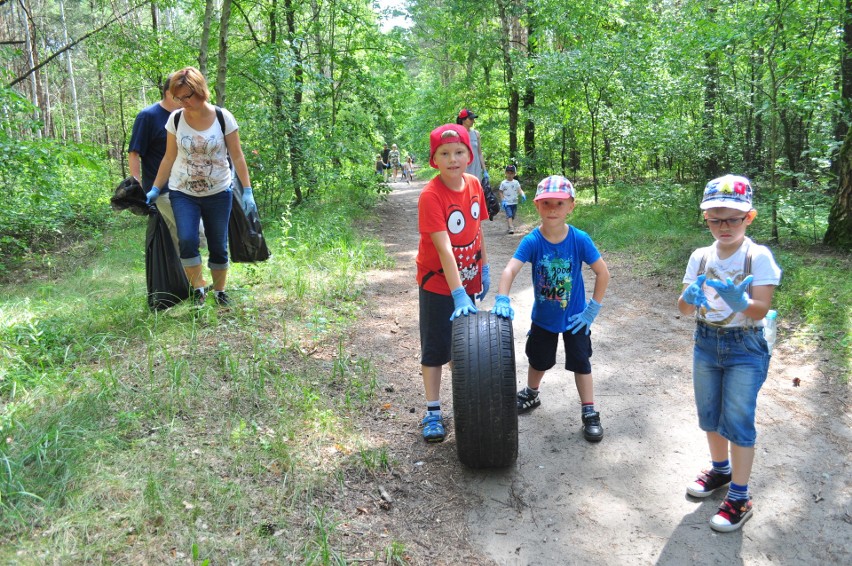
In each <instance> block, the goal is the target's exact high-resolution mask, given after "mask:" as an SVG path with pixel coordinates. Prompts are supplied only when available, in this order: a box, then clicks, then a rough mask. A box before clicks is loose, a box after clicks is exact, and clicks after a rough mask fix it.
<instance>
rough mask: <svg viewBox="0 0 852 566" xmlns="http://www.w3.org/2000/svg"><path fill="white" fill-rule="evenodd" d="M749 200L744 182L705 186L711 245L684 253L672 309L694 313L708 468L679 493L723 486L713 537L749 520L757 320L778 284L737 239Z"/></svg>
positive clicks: (746, 242)
mask: <svg viewBox="0 0 852 566" xmlns="http://www.w3.org/2000/svg"><path fill="white" fill-rule="evenodd" d="M752 195H753V191H752V187H751V183H749V180H748V179H746V178H745V177H740V176H736V175H725V176H724V177H720V178H718V179H713V180H712V181H710V182H709V183H707V186H706V187H705V189H704V198H703V200H702V201H701V209H702V210H703V211H704V220H705V222H706V223H707V227H708V228H709V229H710V233H711V234H712V235H713V237H714V238H715V240H716V241H715V243H714V244H713V245H711V246H708V247H706V248H699V249H697V250H695V251H694V252H692V255H691V256H690V258H689V264H688V265H687V267H686V274H685V275H684V277H683V284H684V288H683V293H682V294H681V296H680V298H679V299H678V302H677V305H678V309H679V310H680V312H681V313H683V314H685V315H691V314H693V313H695V318H696V321H697V322H696V324H697V327H696V330H695V335H694V340H695V347H694V349H693V366H692V374H693V386H694V390H695V404H696V407H697V409H698V426H699V427H700V428H701V429H702V430H703V431H705V432H706V434H707V443H708V445H709V448H710V456H711V458H712V463H713V467H712V468H711V469H709V470H704V471H702V472H701V473H700V474H699V475H698V478H697V479H696V480H695V481H694V482H692V483H690V484H689V485H688V486H687V488H686V492H687V493H688V494H689V495H691V496H693V497H698V498H704V497H708V496H709V495H711V494H712V493H713V492H714V491H716V490H717V489H719V488H722V487H724V486H725V485H728V484H730V486H729V487H728V492H727V495H726V497H725V500H724V501H723V502H722V504H721V505H720V507H719V509H718V511H717V512H716V514H715V515H714V516H713V518H712V519H711V520H710V527H711V528H712V529H713V530H716V531H720V532H731V531H735V530H737V529H739V528H740V527H742V526H743V524H744V523H745V522H746V521H747V520H748V519H750V518H751V515H752V510H753V507H752V502H751V495H750V493H749V489H748V481H749V477H750V475H751V469H752V464H753V463H754V453H755V450H754V444H755V439H756V437H757V432H756V430H755V425H754V422H755V410H756V407H757V394H758V392H759V391H760V388H761V386H762V385H763V382H764V381H765V380H766V374H767V371H768V369H769V360H770V354H769V349H768V348H767V345H766V340H765V339H764V337H763V325H762V320H763V318H764V317H765V316H766V313H767V312H768V311H769V309H770V308H771V305H772V295H773V293H774V292H775V287H776V286H777V285H778V283H779V282H780V281H781V269H780V268H779V267H778V265H777V264H776V263H775V259H774V258H773V257H772V252H771V251H769V249H768V248H766V247H764V246H760V245H757V244H755V243H754V242H753V241H752V240H751V239H749V238H747V237H746V235H745V232H746V228H747V227H748V226H749V225H750V224H751V223H752V222H753V221H754V218H755V217H756V216H757V211H756V210H755V209H754V208H753V207H752ZM729 451H730V455H729Z"/></svg>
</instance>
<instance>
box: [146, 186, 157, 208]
mask: <svg viewBox="0 0 852 566" xmlns="http://www.w3.org/2000/svg"><path fill="white" fill-rule="evenodd" d="M158 196H160V189H159V188H158V187H151V190H150V191H148V193H147V194H146V195H145V203H146V204H148V205H149V206H150V205H152V204H154V203H155V202H157V197H158Z"/></svg>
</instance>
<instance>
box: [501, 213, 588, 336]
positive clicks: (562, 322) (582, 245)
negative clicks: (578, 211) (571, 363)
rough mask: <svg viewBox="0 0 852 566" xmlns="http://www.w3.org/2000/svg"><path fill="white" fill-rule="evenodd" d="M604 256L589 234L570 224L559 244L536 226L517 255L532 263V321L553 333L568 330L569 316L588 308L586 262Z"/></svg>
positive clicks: (516, 257)
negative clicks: (547, 238) (546, 236)
mask: <svg viewBox="0 0 852 566" xmlns="http://www.w3.org/2000/svg"><path fill="white" fill-rule="evenodd" d="M600 257H601V254H600V252H598V249H597V248H596V247H595V244H594V243H593V242H592V239H591V238H590V237H589V235H588V234H587V233H585V232H583V231H582V230H579V229H577V228H574V227H573V226H570V227H569V230H568V235H567V236H566V237H565V239H564V240H562V241H561V242H559V243H558V244H553V243H551V242H548V241H547V240H546V239H545V237H544V236H543V235H542V234H541V230H540V229H539V228H536V229H535V230H533V231H532V232H531V233H529V234H527V235H526V236H524V239H523V240H521V244H520V245H519V246H518V249H517V250H516V251H515V255H514V258H515V259H517V260H518V261H521V262H524V263H527V262H529V263H530V264H531V265H532V283H533V292H534V293H535V301H533V310H532V321H533V322H534V323H535V324H536V325H537V326H540V327H542V328H544V329H545V330H548V331H550V332H554V333H557V334H558V333H561V332H565V331H566V330H567V329H568V319H569V318H570V317H571V316H573V315H575V314H577V313H580V312H583V309H585V308H586V289H585V286H584V285H583V263H585V264H587V265H591V264H593V263H595V262H596V261H598V260H599V259H600Z"/></svg>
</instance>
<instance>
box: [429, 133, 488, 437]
mask: <svg viewBox="0 0 852 566" xmlns="http://www.w3.org/2000/svg"><path fill="white" fill-rule="evenodd" d="M429 146H430V151H429V164H430V165H431V166H432V167H434V168H435V169H437V170H438V171H439V172H440V173H439V175H438V176H436V177H435V178H434V179H432V180H431V181H430V182H429V183H428V184H427V185H426V187H424V189H423V192H422V193H421V194H420V200H419V202H418V205H417V213H418V229H419V231H420V245H419V247H418V249H417V284H418V285H419V287H420V296H419V302H420V363H421V364H422V370H423V387H424V389H425V392H426V416H425V417H424V418H423V421H422V423H421V424H422V425H423V438H424V439H425V440H426V441H427V442H441V441H443V440H444V437H445V435H446V433H445V431H444V419H443V416H442V413H441V399H440V394H441V370H442V368H443V366H444V364H446V363H448V362H449V361H450V358H451V340H452V321H453V320H454V319H455V318H456V317H459V316H467V315H468V314H470V313H475V312H476V307H475V306H474V295H475V294H476V293H479V294H478V295H475V297H476V299H477V300H480V301H481V300H482V299H483V298H484V297H485V294H486V293H487V292H488V287H489V285H490V284H491V277H490V273H489V268H488V259H487V255H486V253H485V241H484V239H483V235H482V228H481V225H480V224H481V222H482V221H483V220H485V219H486V218H488V210H487V207H486V205H485V195H484V194H483V192H482V185H480V183H479V179H477V178H476V177H475V176H473V175H468V174H467V173H465V172H464V171H465V168H466V167H467V165H468V164H469V163H470V162H471V160H472V159H473V151H472V150H471V147H470V137H469V135H468V133H467V130H466V129H465V128H464V127H463V126H459V125H456V124H445V125H443V126H440V127H438V128H435V129H434V130H432V133H431V134H430V135H429ZM480 291H481V292H480Z"/></svg>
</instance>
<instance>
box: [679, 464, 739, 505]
mask: <svg viewBox="0 0 852 566" xmlns="http://www.w3.org/2000/svg"><path fill="white" fill-rule="evenodd" d="M729 483H731V474H721V473H719V472H717V471H716V470H714V469H713V468H710V469H709V470H702V472H701V473H700V474H698V477H697V478H695V481H693V482H692V483H690V484H688V485H687V486H686V493H688V494H689V495H691V496H692V497H698V498H701V499H703V498H705V497H709V496H710V495H711V494H712V493H713V492H714V491H716V490H717V489H719V488H720V487H725V486H726V485H728V484H729Z"/></svg>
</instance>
